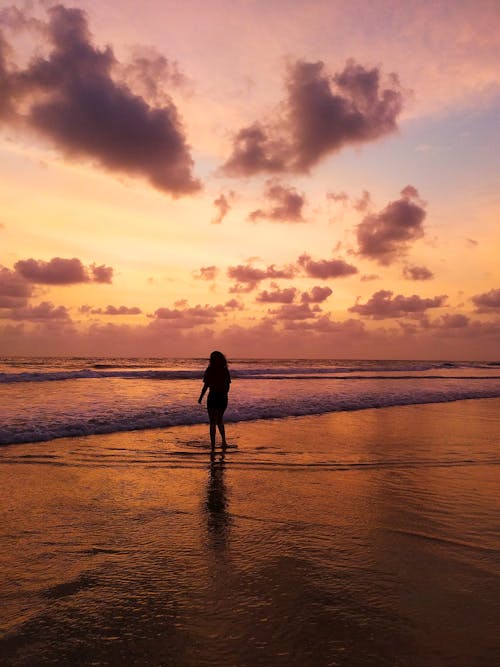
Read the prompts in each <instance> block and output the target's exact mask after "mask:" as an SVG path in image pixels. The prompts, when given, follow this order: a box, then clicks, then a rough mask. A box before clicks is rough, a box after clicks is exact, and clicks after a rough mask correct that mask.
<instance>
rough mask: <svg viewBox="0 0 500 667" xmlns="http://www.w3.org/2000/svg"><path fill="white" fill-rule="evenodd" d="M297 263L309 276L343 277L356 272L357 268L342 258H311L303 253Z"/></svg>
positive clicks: (325, 278)
mask: <svg viewBox="0 0 500 667" xmlns="http://www.w3.org/2000/svg"><path fill="white" fill-rule="evenodd" d="M298 263H299V265H300V266H301V267H302V268H303V269H304V271H305V272H306V274H307V275H308V276H311V278H321V279H322V280H327V279H328V278H343V277H346V276H351V275H353V274H354V273H358V269H357V268H356V267H355V266H353V265H352V264H348V263H347V262H345V261H344V260H343V259H320V260H316V261H315V260H312V259H311V258H310V256H309V255H307V254H305V253H304V254H303V255H301V256H300V257H299V259H298Z"/></svg>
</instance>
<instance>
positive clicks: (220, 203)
mask: <svg viewBox="0 0 500 667" xmlns="http://www.w3.org/2000/svg"><path fill="white" fill-rule="evenodd" d="M234 196H235V195H234V192H233V191H232V190H230V191H229V192H228V194H227V196H226V195H225V194H223V193H221V194H220V195H219V196H218V197H217V199H214V206H215V208H216V209H217V213H216V214H215V216H214V217H213V218H212V220H211V221H210V222H211V223H212V225H220V223H221V222H222V221H223V220H224V218H225V217H226V215H227V214H228V213H229V211H230V210H231V204H230V202H231V201H232V200H233V199H234Z"/></svg>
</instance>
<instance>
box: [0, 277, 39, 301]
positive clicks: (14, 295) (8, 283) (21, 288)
mask: <svg viewBox="0 0 500 667" xmlns="http://www.w3.org/2000/svg"><path fill="white" fill-rule="evenodd" d="M32 293H33V286H32V285H30V283H29V282H27V281H26V280H25V279H24V278H23V277H22V276H20V275H19V274H18V273H16V272H15V271H12V270H11V269H7V268H6V267H0V308H21V307H23V306H25V305H26V304H27V303H28V299H29V297H30V296H31V295H32Z"/></svg>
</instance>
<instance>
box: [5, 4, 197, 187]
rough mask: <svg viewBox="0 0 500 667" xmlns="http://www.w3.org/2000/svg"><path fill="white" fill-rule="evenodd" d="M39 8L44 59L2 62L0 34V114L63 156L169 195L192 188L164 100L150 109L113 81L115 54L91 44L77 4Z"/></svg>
mask: <svg viewBox="0 0 500 667" xmlns="http://www.w3.org/2000/svg"><path fill="white" fill-rule="evenodd" d="M47 13H48V21H47V23H45V24H43V35H45V37H46V40H47V42H48V46H49V49H50V52H49V55H48V56H47V57H46V58H44V57H43V56H41V55H39V54H38V53H37V54H36V55H35V56H34V57H33V58H32V59H31V60H30V61H29V64H28V65H27V66H26V67H25V68H24V69H22V68H20V67H19V66H18V67H15V66H9V65H8V64H7V63H8V60H7V59H6V58H5V53H6V52H7V50H8V45H7V42H6V40H5V37H3V40H2V41H0V48H1V49H2V51H1V52H0V80H2V82H3V95H2V102H1V103H0V119H2V118H3V120H4V121H5V122H9V123H16V124H17V125H18V126H19V127H22V126H23V125H27V126H28V127H29V128H31V129H32V130H35V131H37V132H38V133H39V134H40V135H41V136H43V137H44V138H45V139H49V140H50V141H51V142H52V144H53V145H55V146H56V147H57V148H59V149H60V150H61V151H62V153H63V154H64V155H66V156H68V157H71V158H90V159H91V160H93V161H96V162H98V163H99V164H100V165H101V166H103V167H104V168H106V169H108V170H110V171H113V172H120V173H125V174H128V175H130V176H141V177H144V178H146V179H148V180H149V182H150V183H151V184H152V185H153V186H154V187H155V188H157V189H158V190H161V191H163V192H168V193H170V194H172V195H174V196H178V195H183V194H187V193H191V192H194V191H196V190H199V188H200V183H199V182H198V181H197V180H195V179H194V177H193V176H192V167H193V160H192V158H191V156H190V152H189V147H188V145H187V142H186V137H185V135H184V130H183V127H182V124H181V121H180V118H179V115H178V112H177V108H176V106H175V105H174V103H173V102H172V100H171V98H170V97H168V96H165V98H164V102H163V105H162V106H151V105H150V104H148V102H147V101H146V100H145V99H144V98H143V97H141V96H140V95H138V94H135V93H134V92H132V91H131V90H130V89H129V88H128V87H127V85H125V83H124V82H123V81H116V80H115V79H114V78H113V70H114V69H116V66H117V59H116V56H115V54H114V53H113V51H112V49H111V47H109V46H108V47H106V48H105V49H102V50H100V49H98V48H97V47H95V46H94V45H93V43H92V37H91V33H90V30H89V26H88V23H87V17H86V14H85V13H84V12H83V11H82V10H81V9H77V8H71V9H68V8H66V7H64V6H63V5H55V6H52V7H49V9H48V10H47ZM26 20H27V19H26ZM4 24H5V21H4ZM0 37H2V35H1V34H0ZM2 47H3V48H2ZM2 55H3V57H1V56H2ZM143 71H144V67H143ZM160 73H161V72H160ZM148 76H149V77H152V76H154V68H152V67H149V69H148ZM96 109H98V113H96ZM21 119H22V121H23V122H22V123H21Z"/></svg>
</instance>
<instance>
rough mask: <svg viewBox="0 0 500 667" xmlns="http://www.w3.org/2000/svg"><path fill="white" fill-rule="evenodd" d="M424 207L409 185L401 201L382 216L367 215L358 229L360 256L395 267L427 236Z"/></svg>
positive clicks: (386, 210)
mask: <svg viewBox="0 0 500 667" xmlns="http://www.w3.org/2000/svg"><path fill="white" fill-rule="evenodd" d="M425 215H426V213H425V210H424V203H423V202H422V201H421V199H420V198H419V197H418V192H417V190H416V189H415V188H414V187H413V186H411V185H409V186H407V187H406V188H404V189H403V190H402V191H401V198H400V199H398V200H396V201H393V202H390V203H389V204H388V205H387V206H386V207H385V208H384V209H383V210H382V211H381V212H380V213H375V214H371V215H367V216H366V217H365V218H364V220H363V221H362V222H361V223H360V224H359V225H358V226H357V239H358V246H359V254H360V255H362V256H363V257H367V258H369V259H374V260H376V261H377V262H379V264H383V265H387V264H391V263H392V262H393V261H395V260H396V259H398V258H400V257H401V256H404V255H405V253H406V250H407V248H408V245H409V244H410V243H411V242H412V241H416V240H417V239H419V238H421V237H422V236H423V235H424V229H423V222H424V219H425Z"/></svg>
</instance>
